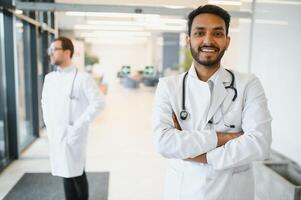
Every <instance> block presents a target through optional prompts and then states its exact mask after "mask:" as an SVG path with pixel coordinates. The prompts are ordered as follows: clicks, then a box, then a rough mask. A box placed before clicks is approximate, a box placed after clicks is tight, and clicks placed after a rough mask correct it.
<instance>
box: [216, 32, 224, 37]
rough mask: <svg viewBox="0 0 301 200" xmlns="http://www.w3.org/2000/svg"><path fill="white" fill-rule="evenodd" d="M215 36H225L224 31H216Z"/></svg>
mask: <svg viewBox="0 0 301 200" xmlns="http://www.w3.org/2000/svg"><path fill="white" fill-rule="evenodd" d="M213 35H214V36H215V37H222V36H224V33H223V32H214V34H213Z"/></svg>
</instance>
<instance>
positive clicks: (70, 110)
mask: <svg viewBox="0 0 301 200" xmlns="http://www.w3.org/2000/svg"><path fill="white" fill-rule="evenodd" d="M77 72H78V69H77V68H75V73H74V77H73V80H72V85H71V90H70V95H69V99H70V104H69V106H70V107H69V125H70V126H72V125H73V120H72V119H71V117H72V107H71V101H72V100H76V97H75V96H74V94H73V93H74V82H75V79H76V76H77Z"/></svg>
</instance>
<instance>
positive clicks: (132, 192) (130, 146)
mask: <svg viewBox="0 0 301 200" xmlns="http://www.w3.org/2000/svg"><path fill="white" fill-rule="evenodd" d="M153 97H154V88H145V87H140V88H139V89H137V90H126V89H123V88H122V87H121V86H120V85H119V84H116V86H114V87H113V88H112V87H111V88H109V94H108V95H107V97H106V101H107V107H106V109H105V111H104V112H102V113H101V114H100V115H99V116H98V117H97V119H96V120H95V121H94V122H93V124H92V125H91V127H90V135H89V142H88V151H87V167H86V171H88V172H89V171H91V172H94V171H109V172H110V183H109V200H160V199H162V197H163V186H164V174H165V168H166V161H165V160H164V159H163V158H161V157H160V156H159V154H158V153H157V152H156V151H155V149H154V145H153V143H152V131H151V110H152V102H153ZM49 170H50V167H49V159H48V140H47V136H46V133H45V131H43V133H42V137H41V138H39V139H38V140H36V141H35V142H34V143H33V144H32V145H31V146H30V147H29V148H28V149H27V150H26V151H25V152H24V153H23V154H22V156H21V158H20V159H18V160H16V161H14V162H13V163H12V164H11V165H10V166H9V167H7V168H6V169H5V170H4V171H3V172H2V173H1V174H0V199H2V198H3V197H4V196H5V194H6V193H7V192H8V191H9V190H10V189H11V188H12V187H13V185H14V184H15V183H16V182H17V181H18V180H19V178H20V177H21V176H22V175H23V173H25V172H49Z"/></svg>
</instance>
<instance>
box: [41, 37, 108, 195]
mask: <svg viewBox="0 0 301 200" xmlns="http://www.w3.org/2000/svg"><path fill="white" fill-rule="evenodd" d="M73 53H74V46H73V44H72V41H71V40H70V39H69V38H66V37H59V38H57V39H55V40H54V41H53V42H52V44H51V46H50V48H49V56H50V60H51V63H52V64H54V65H56V66H57V70H55V71H53V72H51V73H49V74H47V75H46V76H45V81H44V86H43V92H42V109H43V117H44V122H45V125H46V129H47V133H48V138H49V151H50V163H51V172H52V175H54V176H59V177H63V185H64V192H65V199H66V200H87V199H88V196H89V194H88V193H89V192H88V181H87V177H86V174H85V161H86V145H87V136H88V126H89V123H90V122H91V121H92V120H93V119H94V118H95V116H96V115H97V114H98V112H99V111H100V110H101V109H102V108H103V107H104V98H103V96H102V95H101V94H100V92H99V89H98V87H97V86H96V84H95V82H94V81H93V79H92V78H91V77H90V75H88V74H87V73H84V72H80V71H79V70H78V69H77V68H76V67H75V66H74V65H73V64H72V60H71V59H72V56H73Z"/></svg>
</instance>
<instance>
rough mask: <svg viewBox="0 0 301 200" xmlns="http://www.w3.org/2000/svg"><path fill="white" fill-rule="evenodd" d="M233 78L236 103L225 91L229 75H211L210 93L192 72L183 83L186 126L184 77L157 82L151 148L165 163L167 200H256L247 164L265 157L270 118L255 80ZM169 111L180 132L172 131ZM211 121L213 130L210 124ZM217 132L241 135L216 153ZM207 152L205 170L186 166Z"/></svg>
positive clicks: (195, 165)
mask: <svg viewBox="0 0 301 200" xmlns="http://www.w3.org/2000/svg"><path fill="white" fill-rule="evenodd" d="M233 73H234V75H235V84H234V86H235V87H236V88H237V99H236V100H235V101H234V102H232V98H233V96H234V92H233V90H231V89H225V86H228V85H230V82H231V75H230V74H229V73H228V72H227V71H226V70H225V69H224V68H220V69H219V70H218V71H217V72H216V74H215V75H214V76H215V79H214V80H213V83H214V85H213V90H212V93H211V92H210V87H209V84H208V83H207V82H203V81H200V80H199V79H198V77H197V74H196V71H195V68H194V67H193V66H192V67H191V68H190V70H189V73H188V75H187V78H186V110H187V111H188V112H189V113H190V116H189V118H188V119H187V120H186V121H182V120H180V118H179V113H180V112H181V110H182V80H183V77H184V73H183V74H181V75H178V76H173V77H166V78H162V79H160V81H159V84H158V87H157V90H156V97H155V106H154V113H153V127H154V142H155V145H156V147H157V149H158V151H159V153H160V154H161V155H162V156H164V157H165V158H168V159H169V167H168V171H167V177H166V184H165V185H166V186H165V198H164V199H165V200H218V199H221V200H241V199H243V200H251V199H254V183H253V181H254V180H253V176H252V168H251V162H252V161H255V160H263V159H265V158H267V157H268V156H269V150H270V145H271V116H270V112H269V110H268V107H267V99H266V97H265V94H264V90H263V88H262V86H261V84H260V82H259V80H258V78H256V77H255V76H254V75H249V74H241V73H238V72H233ZM211 94H212V95H211ZM221 108H222V109H221ZM173 111H174V112H175V113H176V115H177V119H178V121H179V124H180V126H181V127H182V130H183V131H179V130H177V129H175V128H174V124H173V121H172V112H173ZM222 113H224V118H222ZM210 119H213V124H209V123H208V121H209V120H210ZM224 124H226V125H232V124H233V125H235V128H234V129H231V128H228V127H226V126H225V125H224ZM218 131H220V132H237V131H243V132H244V134H243V135H242V136H240V137H238V138H236V139H234V140H231V141H229V142H228V143H226V144H225V145H224V146H221V147H218V148H216V147H217V136H216V132H218ZM206 152H207V162H208V164H202V163H196V162H192V161H184V159H187V158H193V157H195V156H198V155H200V154H204V153H206Z"/></svg>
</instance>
